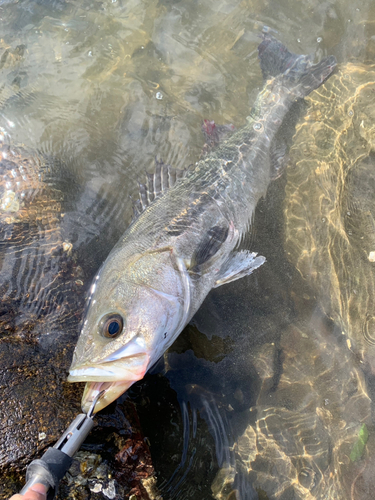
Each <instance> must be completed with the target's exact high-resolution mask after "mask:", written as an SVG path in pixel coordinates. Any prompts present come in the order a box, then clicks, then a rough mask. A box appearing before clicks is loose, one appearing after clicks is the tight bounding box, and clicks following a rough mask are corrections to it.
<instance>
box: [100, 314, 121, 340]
mask: <svg viewBox="0 0 375 500" xmlns="http://www.w3.org/2000/svg"><path fill="white" fill-rule="evenodd" d="M123 327H124V321H123V319H122V317H121V316H120V315H119V314H107V316H104V318H103V319H102V320H101V322H100V328H99V330H100V333H101V335H103V337H107V338H110V339H113V338H115V337H117V336H118V335H120V333H121V332H122V329H123Z"/></svg>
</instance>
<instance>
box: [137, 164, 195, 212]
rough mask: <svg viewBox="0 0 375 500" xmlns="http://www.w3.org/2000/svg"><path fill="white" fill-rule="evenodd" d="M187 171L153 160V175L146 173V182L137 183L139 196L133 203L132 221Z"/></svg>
mask: <svg viewBox="0 0 375 500" xmlns="http://www.w3.org/2000/svg"><path fill="white" fill-rule="evenodd" d="M187 171H188V170H187V169H183V170H179V169H176V168H173V167H171V166H170V165H166V164H165V163H164V162H163V161H160V160H157V159H155V170H154V172H153V173H149V172H146V182H144V183H139V196H138V198H137V199H136V200H132V201H133V221H134V220H135V219H137V218H138V217H139V215H140V214H141V213H142V212H144V211H145V210H146V208H147V207H148V206H149V205H150V204H151V203H152V202H153V201H154V200H156V199H157V198H159V197H160V196H161V195H162V194H164V193H165V192H166V191H168V189H170V188H171V187H173V186H174V185H175V184H176V182H177V181H179V180H180V179H183V178H184V177H185V175H186V173H187Z"/></svg>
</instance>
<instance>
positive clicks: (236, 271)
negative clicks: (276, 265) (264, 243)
mask: <svg viewBox="0 0 375 500" xmlns="http://www.w3.org/2000/svg"><path fill="white" fill-rule="evenodd" d="M265 260H266V258H265V257H263V256H262V255H258V254H257V253H255V252H249V251H247V250H241V251H239V252H233V253H231V254H230V256H229V257H228V259H227V260H226V261H225V262H224V264H223V266H222V267H221V269H220V271H219V276H218V279H217V280H216V281H215V285H214V288H217V287H218V286H221V285H225V284H226V283H230V282H231V281H235V280H238V279H240V278H243V277H244V276H247V275H249V274H251V273H252V272H253V271H254V270H255V269H257V268H258V267H260V266H261V265H262V264H263V263H264V262H265Z"/></svg>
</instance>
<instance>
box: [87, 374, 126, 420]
mask: <svg viewBox="0 0 375 500" xmlns="http://www.w3.org/2000/svg"><path fill="white" fill-rule="evenodd" d="M134 382H136V380H130V381H129V380H120V381H115V382H87V384H86V387H85V390H84V392H83V396H82V402H81V406H82V411H83V412H84V413H87V412H88V411H89V409H90V408H91V405H92V403H93V401H94V399H95V398H96V396H97V395H98V394H99V393H100V392H102V391H104V393H103V395H102V396H101V397H100V398H99V400H98V402H97V403H96V405H95V409H94V413H96V412H98V411H100V410H102V409H103V408H105V407H106V406H108V405H109V404H111V403H112V402H113V401H115V400H116V399H117V398H118V397H120V396H121V395H122V394H124V392H125V391H127V390H128V389H129V387H130V386H131V385H132V384H134Z"/></svg>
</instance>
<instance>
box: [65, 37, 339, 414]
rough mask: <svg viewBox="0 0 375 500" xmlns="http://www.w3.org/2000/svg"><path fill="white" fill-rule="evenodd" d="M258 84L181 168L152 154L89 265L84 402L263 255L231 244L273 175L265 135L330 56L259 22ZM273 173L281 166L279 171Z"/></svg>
mask: <svg viewBox="0 0 375 500" xmlns="http://www.w3.org/2000/svg"><path fill="white" fill-rule="evenodd" d="M261 37H262V40H261V42H260V44H259V46H258V56H259V61H260V67H261V70H262V74H263V77H264V85H263V88H262V90H261V91H260V93H259V95H258V97H257V99H256V101H255V104H254V106H253V108H252V110H251V112H250V116H249V117H248V119H247V123H246V124H245V125H244V126H243V127H242V128H240V129H238V130H236V131H235V132H233V134H232V135H230V136H229V137H226V138H225V139H224V140H222V141H221V142H220V144H219V145H217V146H216V147H215V148H214V149H213V150H212V151H211V152H209V153H207V155H205V156H204V157H202V158H201V159H200V160H199V161H197V163H196V164H195V166H194V168H190V169H186V171H179V170H175V169H173V168H172V167H170V166H168V165H164V164H161V162H158V163H157V166H156V169H155V172H154V173H153V174H150V173H149V174H148V175H147V182H146V183H145V184H142V185H141V186H140V198H139V200H138V203H137V204H136V205H135V217H134V219H133V221H132V223H131V224H130V226H129V227H128V229H127V230H126V231H125V233H124V235H123V236H122V237H121V238H120V240H119V241H118V243H117V244H116V245H115V246H114V248H113V249H112V250H111V252H110V253H109V255H108V257H107V259H106V260H105V261H104V263H103V264H102V266H101V268H100V269H99V272H98V273H97V275H96V277H95V279H94V281H93V284H92V287H91V293H90V297H89V300H88V307H87V312H86V314H85V316H84V320H83V326H82V330H81V333H80V336H79V339H78V342H77V345H76V347H75V351H74V353H73V360H72V364H71V367H70V370H69V377H68V381H69V382H86V386H85V389H84V393H83V397H82V408H83V411H87V410H88V409H89V407H90V406H91V404H92V401H93V400H94V398H95V397H96V396H97V395H98V393H99V392H102V393H103V394H102V396H101V398H100V399H99V402H98V403H97V405H96V407H95V411H99V410H101V409H102V408H104V407H106V406H107V405H108V404H110V403H111V402H113V401H114V400H116V399H117V398H118V397H119V396H120V395H121V394H123V393H124V392H125V391H126V390H127V389H128V388H129V387H130V386H131V385H132V384H133V383H134V382H136V381H138V380H141V379H142V378H143V377H144V375H145V373H146V372H147V371H148V369H149V368H151V367H152V365H154V364H155V363H156V362H157V361H158V359H159V358H160V357H161V356H162V355H163V353H164V352H165V351H166V350H167V349H168V348H169V347H170V346H171V345H172V343H173V342H174V340H175V339H176V337H177V336H178V335H179V334H180V333H181V331H182V330H183V328H184V327H185V325H186V324H187V323H188V322H189V321H190V320H191V319H192V317H193V316H194V314H195V313H196V311H197V310H198V309H199V307H200V306H201V304H202V302H203V300H204V299H205V297H206V296H207V294H208V293H209V292H210V291H211V290H212V289H213V288H215V287H219V286H222V285H224V284H226V283H230V282H232V281H234V280H237V279H239V278H242V277H244V276H247V275H249V274H251V273H252V272H253V271H254V270H255V269H257V268H258V267H259V266H261V265H262V264H263V263H264V262H265V257H264V256H261V255H257V254H256V253H255V252H251V251H248V250H240V249H239V248H238V247H239V244H240V242H241V240H242V239H243V237H244V235H245V234H246V232H247V231H248V230H249V228H250V227H251V221H252V219H253V217H254V212H255V208H256V205H257V203H258V201H259V199H260V198H262V197H263V196H264V195H265V194H266V191H267V187H268V185H269V183H270V182H271V180H272V178H273V172H272V164H271V163H272V162H271V156H272V154H271V151H272V145H273V139H274V138H275V135H276V133H277V131H278V129H279V127H280V125H281V123H282V122H283V119H284V117H285V115H286V114H287V112H288V110H289V109H290V107H291V106H292V105H293V103H294V102H296V101H298V100H300V99H303V98H304V97H306V96H307V95H308V94H309V93H310V92H312V91H313V90H315V89H317V88H318V87H319V86H320V85H321V84H322V83H323V82H324V81H325V80H326V79H327V78H328V77H329V75H330V74H331V73H332V71H333V70H334V68H335V66H336V59H335V57H334V56H329V57H326V58H324V59H322V60H321V61H320V62H318V63H316V64H313V62H312V58H311V56H309V55H297V54H293V53H292V52H290V51H289V50H288V49H287V48H286V47H285V46H284V45H283V44H282V43H281V42H280V41H279V40H277V39H276V38H274V37H273V36H271V35H270V34H268V33H266V32H263V33H262V35H261ZM278 175H279V174H278Z"/></svg>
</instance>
